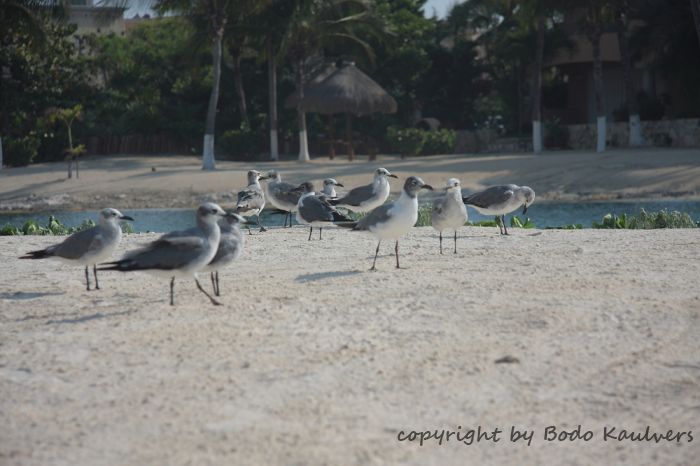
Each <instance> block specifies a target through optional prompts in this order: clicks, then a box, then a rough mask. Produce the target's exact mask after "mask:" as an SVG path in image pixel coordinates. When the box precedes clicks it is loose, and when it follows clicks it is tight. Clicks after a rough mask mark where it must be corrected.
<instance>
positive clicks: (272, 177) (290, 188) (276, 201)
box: [267, 170, 313, 227]
mask: <svg viewBox="0 0 700 466" xmlns="http://www.w3.org/2000/svg"><path fill="white" fill-rule="evenodd" d="M267 178H268V180H269V181H268V182H267V200H268V202H269V203H270V204H272V205H273V206H274V207H275V208H277V209H278V210H280V211H282V212H284V213H286V216H285V218H284V226H287V218H289V226H290V227H291V226H292V215H291V214H293V213H294V212H296V210H297V203H298V202H299V197H300V196H301V193H300V191H299V190H298V188H299V187H301V185H299V186H296V185H293V184H291V183H286V182H284V181H282V177H281V176H280V174H279V172H278V171H277V170H270V172H269V173H268V174H267ZM305 183H308V181H307V182H305ZM302 184H303V183H302ZM311 191H313V188H311Z"/></svg>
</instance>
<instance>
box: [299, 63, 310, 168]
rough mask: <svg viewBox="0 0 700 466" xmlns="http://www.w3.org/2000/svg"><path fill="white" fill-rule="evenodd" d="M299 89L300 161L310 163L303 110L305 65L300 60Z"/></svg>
mask: <svg viewBox="0 0 700 466" xmlns="http://www.w3.org/2000/svg"><path fill="white" fill-rule="evenodd" d="M296 81H297V89H298V90H299V103H298V104H297V118H298V119H299V161H300V162H308V161H310V160H311V157H309V141H308V139H307V135H306V113H305V112H304V110H303V109H302V106H301V101H302V100H303V99H304V64H303V62H302V61H301V60H300V61H299V62H298V63H297V79H296Z"/></svg>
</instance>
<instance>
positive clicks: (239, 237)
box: [203, 213, 246, 296]
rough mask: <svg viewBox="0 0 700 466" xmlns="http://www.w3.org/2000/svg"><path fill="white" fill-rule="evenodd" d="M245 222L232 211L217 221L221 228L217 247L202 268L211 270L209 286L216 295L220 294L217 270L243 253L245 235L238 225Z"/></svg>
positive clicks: (205, 270) (206, 270) (207, 270)
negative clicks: (210, 258)
mask: <svg viewBox="0 0 700 466" xmlns="http://www.w3.org/2000/svg"><path fill="white" fill-rule="evenodd" d="M245 223H246V219H244V218H243V217H241V216H240V215H238V214H234V213H228V214H226V216H225V217H224V218H223V220H222V221H220V222H219V228H220V229H221V238H219V247H218V248H217V250H216V254H215V255H214V258H213V259H212V260H211V261H210V262H209V264H207V266H206V267H204V269H203V270H204V272H211V286H212V288H214V294H215V295H216V296H221V287H220V286H219V270H221V269H223V268H224V267H226V266H228V265H229V264H230V263H231V262H233V261H235V260H236V259H238V258H239V257H240V256H241V254H243V248H244V247H245V235H244V234H243V233H241V229H240V227H239V225H240V224H245Z"/></svg>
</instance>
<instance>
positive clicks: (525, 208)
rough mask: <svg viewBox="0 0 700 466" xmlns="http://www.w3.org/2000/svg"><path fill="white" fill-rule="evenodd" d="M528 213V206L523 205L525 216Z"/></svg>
mask: <svg viewBox="0 0 700 466" xmlns="http://www.w3.org/2000/svg"><path fill="white" fill-rule="evenodd" d="M526 213H527V204H523V215H525V214H526Z"/></svg>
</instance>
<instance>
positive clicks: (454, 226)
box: [430, 178, 467, 254]
mask: <svg viewBox="0 0 700 466" xmlns="http://www.w3.org/2000/svg"><path fill="white" fill-rule="evenodd" d="M466 221H467V207H466V206H465V205H464V202H462V191H461V188H460V183H459V180H458V179H457V178H450V179H449V180H447V187H446V188H445V195H444V196H442V197H439V198H437V199H435V200H434V201H433V209H432V210H431V212H430V223H431V224H432V225H433V228H435V229H436V230H437V231H438V232H440V254H442V232H443V230H448V229H449V230H454V232H455V252H454V253H455V254H457V230H458V229H459V228H461V227H463V226H464V223H465V222H466Z"/></svg>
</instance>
